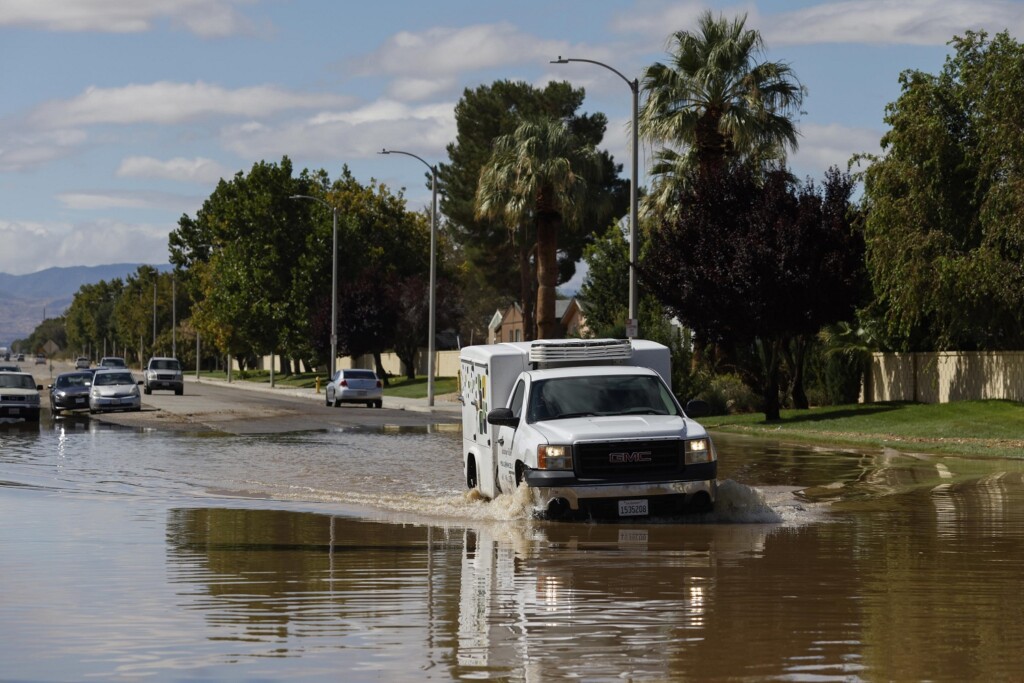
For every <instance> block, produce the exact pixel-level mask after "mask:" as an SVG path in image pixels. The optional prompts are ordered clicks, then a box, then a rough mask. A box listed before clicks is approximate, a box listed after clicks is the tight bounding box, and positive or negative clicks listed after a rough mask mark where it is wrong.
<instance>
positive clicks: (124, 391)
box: [89, 370, 142, 413]
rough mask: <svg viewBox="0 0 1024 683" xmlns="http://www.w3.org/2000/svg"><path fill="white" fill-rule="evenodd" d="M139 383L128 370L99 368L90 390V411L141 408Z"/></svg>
mask: <svg viewBox="0 0 1024 683" xmlns="http://www.w3.org/2000/svg"><path fill="white" fill-rule="evenodd" d="M139 384H140V382H137V381H136V380H135V377H133V376H132V373H131V372H130V371H128V370H97V371H96V372H95V373H93V377H92V389H91V390H90V391H89V412H90V413H98V412H102V411H106V410H141V409H142V397H141V396H140V395H139Z"/></svg>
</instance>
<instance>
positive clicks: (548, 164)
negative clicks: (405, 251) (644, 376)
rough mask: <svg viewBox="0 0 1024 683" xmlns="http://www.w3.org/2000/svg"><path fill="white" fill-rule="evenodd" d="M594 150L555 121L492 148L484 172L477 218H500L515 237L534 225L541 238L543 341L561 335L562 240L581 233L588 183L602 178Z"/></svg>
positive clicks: (529, 127) (530, 126)
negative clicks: (557, 303)
mask: <svg viewBox="0 0 1024 683" xmlns="http://www.w3.org/2000/svg"><path fill="white" fill-rule="evenodd" d="M600 170H601V169H600V159H599V156H598V153H597V150H596V149H595V148H594V147H593V145H591V144H589V143H587V142H586V141H584V140H582V139H581V138H580V137H579V136H577V135H576V134H574V133H573V132H572V131H571V130H570V129H569V128H568V127H567V126H566V124H565V123H563V122H562V121H556V120H546V121H540V122H536V123H535V122H532V121H525V122H523V123H522V124H520V126H519V127H518V128H516V130H515V132H514V133H512V134H511V135H503V136H501V137H499V138H498V139H497V140H495V142H494V152H493V154H492V156H491V160H490V161H489V162H488V163H487V165H486V166H484V168H483V170H482V171H481V172H480V183H479V185H478V188H477V213H478V214H479V215H480V216H482V217H487V218H498V217H502V218H503V219H504V220H505V223H506V225H507V226H508V227H509V229H510V230H511V231H516V230H518V229H520V227H521V226H523V225H527V224H529V225H531V226H532V227H533V228H534V229H535V231H536V235H537V256H536V263H537V329H538V333H539V335H540V336H541V337H542V338H551V337H554V336H556V335H557V333H558V321H557V320H556V318H555V290H556V287H557V285H558V238H559V234H560V233H561V232H562V231H563V230H568V231H572V230H573V229H577V230H578V229H579V226H580V223H581V219H582V213H583V211H582V207H583V206H584V205H585V203H586V202H587V201H591V198H592V195H593V193H591V192H588V189H589V182H590V181H592V180H597V179H598V178H600Z"/></svg>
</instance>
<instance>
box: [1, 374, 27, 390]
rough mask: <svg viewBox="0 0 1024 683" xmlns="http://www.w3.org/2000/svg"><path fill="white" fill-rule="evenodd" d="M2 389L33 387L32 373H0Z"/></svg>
mask: <svg viewBox="0 0 1024 683" xmlns="http://www.w3.org/2000/svg"><path fill="white" fill-rule="evenodd" d="M0 388H2V389H35V388H36V380H35V379H34V378H33V377H32V375H0Z"/></svg>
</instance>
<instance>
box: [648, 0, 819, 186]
mask: <svg viewBox="0 0 1024 683" xmlns="http://www.w3.org/2000/svg"><path fill="white" fill-rule="evenodd" d="M746 20H747V17H746V15H742V16H740V17H738V18H736V19H734V20H733V21H731V22H730V21H727V20H726V19H725V18H723V17H721V16H720V17H719V18H718V19H715V18H714V16H713V15H712V14H711V12H710V11H705V12H704V13H703V14H701V16H700V19H699V20H698V28H697V31H695V32H693V33H691V32H689V31H677V32H675V33H674V34H673V35H672V37H671V38H670V40H669V44H670V46H671V49H670V52H671V57H672V59H671V61H670V63H669V64H668V65H666V64H662V63H660V62H657V63H655V64H653V65H651V66H649V67H647V69H645V70H644V73H643V78H642V88H643V90H644V93H645V94H646V99H645V101H644V105H643V108H642V110H641V111H640V132H641V134H642V135H643V136H644V137H645V138H647V139H649V140H651V141H652V142H656V143H661V144H665V145H668V146H674V147H682V148H688V149H689V150H690V152H691V153H692V155H693V158H695V160H696V163H697V166H698V168H699V169H701V170H708V169H712V168H716V167H720V166H721V164H722V163H724V162H725V161H726V160H728V159H732V158H738V157H742V158H753V159H755V160H757V161H763V158H764V156H765V154H766V152H768V151H772V150H774V151H776V152H777V153H778V154H780V155H784V154H785V147H786V146H789V147H791V148H793V149H796V147H797V132H796V126H795V124H794V123H793V119H792V116H793V115H794V114H796V113H797V112H799V109H800V105H801V104H802V103H803V96H804V88H803V86H801V85H800V83H799V81H798V80H797V79H796V76H795V74H794V73H793V71H792V70H791V69H790V68H789V66H788V65H787V64H785V63H783V62H758V61H757V58H758V56H759V55H760V54H761V53H762V52H763V50H764V41H763V40H762V39H761V34H760V33H759V32H757V31H755V30H752V29H747V28H746V27H745V24H746Z"/></svg>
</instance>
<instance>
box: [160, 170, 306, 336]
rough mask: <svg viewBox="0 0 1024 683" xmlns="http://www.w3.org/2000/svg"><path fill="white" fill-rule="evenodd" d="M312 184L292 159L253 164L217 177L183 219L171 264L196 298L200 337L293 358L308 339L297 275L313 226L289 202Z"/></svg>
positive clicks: (297, 205)
mask: <svg viewBox="0 0 1024 683" xmlns="http://www.w3.org/2000/svg"><path fill="white" fill-rule="evenodd" d="M315 182H316V180H315V179H314V178H311V177H310V176H309V175H308V173H306V172H303V174H302V175H301V176H300V177H299V178H295V177H293V171H292V164H291V161H290V160H289V159H288V158H287V157H284V158H283V159H282V160H281V162H280V164H273V163H267V162H262V161H261V162H259V163H256V164H254V165H253V167H252V169H250V171H249V173H248V174H243V173H241V172H239V173H237V174H236V175H235V176H234V177H233V178H232V179H231V180H221V181H220V183H218V185H217V188H216V189H215V190H214V192H213V194H211V195H210V197H209V198H208V199H207V200H206V201H205V202H204V203H203V206H202V208H201V209H200V210H199V212H198V213H197V214H196V217H195V218H194V219H193V218H190V217H188V216H182V218H181V219H180V220H179V222H178V229H177V230H175V231H174V232H173V233H172V234H171V236H170V239H169V248H170V252H171V262H172V263H173V264H174V265H175V266H176V267H177V268H178V269H179V272H181V273H182V280H183V282H184V284H185V286H186V288H187V290H188V291H189V293H190V294H191V295H192V296H193V298H194V299H195V301H196V305H195V316H196V320H195V321H194V322H195V324H196V326H197V327H198V329H199V331H200V332H201V333H202V334H203V336H204V337H205V338H208V339H213V340H214V341H215V343H216V344H217V346H218V347H219V348H220V349H221V351H223V352H226V353H231V354H233V355H236V356H246V355H264V354H268V353H272V352H275V351H277V350H279V349H282V346H283V347H284V348H283V350H284V351H285V352H286V353H289V354H290V355H296V354H297V353H298V352H299V351H300V349H296V348H295V346H296V344H297V342H296V340H297V339H302V338H305V337H308V328H309V314H308V311H309V308H308V301H307V299H308V295H309V290H301V295H297V287H296V286H295V276H296V273H297V270H298V265H299V263H300V262H301V260H302V257H303V255H304V254H305V252H306V250H307V248H308V245H309V242H310V233H311V231H312V226H311V224H310V222H309V221H308V220H304V219H305V218H307V217H308V210H307V208H306V207H305V206H303V205H302V204H301V203H300V202H297V201H295V200H293V199H292V198H291V197H292V195H295V194H303V193H305V192H306V190H307V188H308V187H309V186H311V185H312V184H314V183H315Z"/></svg>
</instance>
